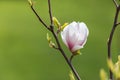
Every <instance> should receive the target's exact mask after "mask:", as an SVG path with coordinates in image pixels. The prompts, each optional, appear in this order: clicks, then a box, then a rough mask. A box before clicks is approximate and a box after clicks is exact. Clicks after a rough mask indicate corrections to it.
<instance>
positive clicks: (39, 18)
mask: <svg viewBox="0 0 120 80" xmlns="http://www.w3.org/2000/svg"><path fill="white" fill-rule="evenodd" d="M31 9H32V11H33V12H34V14H35V15H36V17H37V18H38V20H39V21H40V22H41V23H42V24H43V25H44V26H45V27H46V28H47V29H48V30H50V28H49V27H48V26H47V25H46V24H45V22H44V21H43V20H42V19H41V17H40V16H39V15H38V13H37V12H36V11H35V9H34V8H33V5H31Z"/></svg>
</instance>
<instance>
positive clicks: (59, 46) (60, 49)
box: [52, 31, 81, 80]
mask: <svg viewBox="0 0 120 80" xmlns="http://www.w3.org/2000/svg"><path fill="white" fill-rule="evenodd" d="M52 34H53V36H54V38H55V40H56V42H57V45H58V49H59V51H60V52H61V54H62V55H63V57H64V59H65V60H66V62H67V64H68V65H69V67H70V68H71V70H72V71H73V73H74V75H75V76H76V78H77V80H81V79H80V76H79V75H78V73H77V71H76V69H75V68H74V66H73V65H72V63H71V61H70V60H69V59H68V57H67V56H66V54H65V52H64V51H63V49H62V47H61V45H60V43H59V40H58V38H57V35H56V34H55V32H54V31H52Z"/></svg>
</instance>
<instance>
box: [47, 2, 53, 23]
mask: <svg viewBox="0 0 120 80" xmlns="http://www.w3.org/2000/svg"><path fill="white" fill-rule="evenodd" d="M48 6H49V15H50V21H51V25H52V24H53V20H52V10H51V3H50V0H48Z"/></svg>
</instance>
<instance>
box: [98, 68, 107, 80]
mask: <svg viewBox="0 0 120 80" xmlns="http://www.w3.org/2000/svg"><path fill="white" fill-rule="evenodd" d="M100 78H101V80H108V79H107V78H108V77H107V74H106V72H105V71H104V69H101V70H100Z"/></svg>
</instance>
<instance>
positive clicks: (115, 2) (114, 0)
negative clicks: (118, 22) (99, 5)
mask: <svg viewBox="0 0 120 80" xmlns="http://www.w3.org/2000/svg"><path fill="white" fill-rule="evenodd" d="M113 2H114V4H115V6H116V8H117V7H118V4H117V1H116V0H113Z"/></svg>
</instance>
